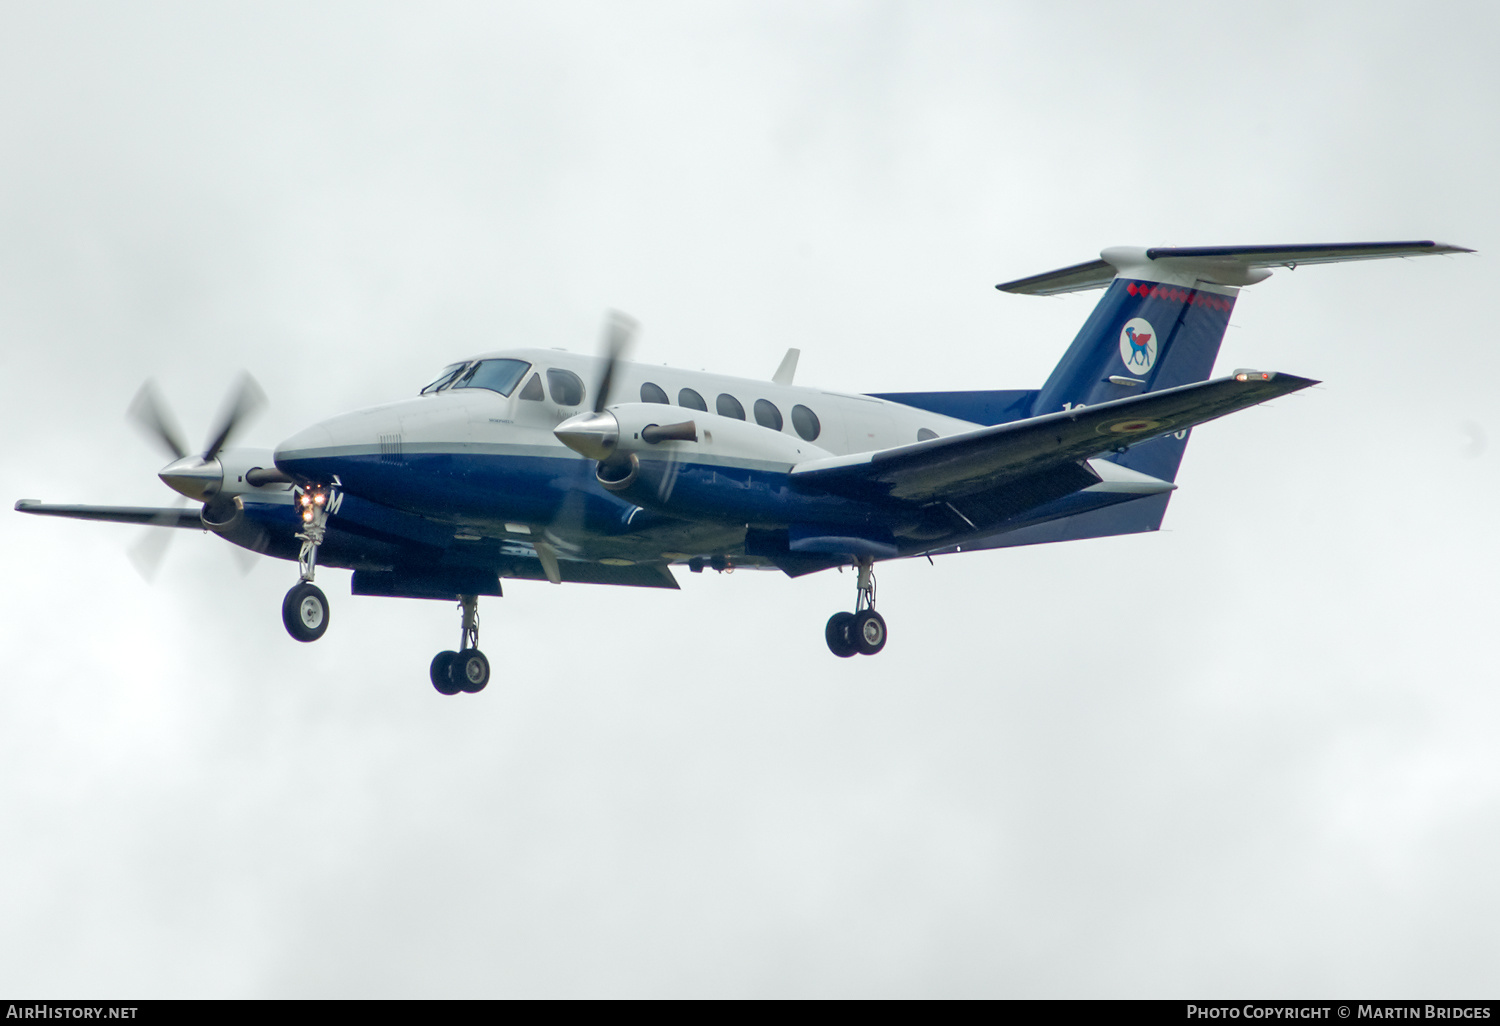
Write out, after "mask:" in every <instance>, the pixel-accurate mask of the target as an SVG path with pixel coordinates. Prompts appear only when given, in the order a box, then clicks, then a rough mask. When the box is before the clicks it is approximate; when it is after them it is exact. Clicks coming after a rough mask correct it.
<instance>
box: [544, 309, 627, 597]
mask: <svg viewBox="0 0 1500 1026" xmlns="http://www.w3.org/2000/svg"><path fill="white" fill-rule="evenodd" d="M640 330H641V326H640V322H638V321H637V320H636V319H635V318H634V317H631V316H630V315H629V314H626V313H622V312H621V311H619V310H611V311H609V313H608V314H607V315H606V317H605V320H604V337H603V339H602V341H601V344H600V349H601V351H602V353H601V355H603V357H604V365H603V368H602V369H601V371H600V373H599V378H598V380H597V381H596V382H595V383H594V410H593V414H592V417H594V418H596V419H601V420H605V421H608V422H610V423H613V422H614V418H613V417H611V416H610V415H609V414H607V413H604V408H605V407H606V406H608V405H609V402H610V392H611V391H612V390H613V388H614V382H615V372H616V370H618V369H619V365H620V363H621V362H622V361H623V360H624V359H625V357H626V355H627V354H628V353H629V352H630V350H631V349H632V348H633V347H634V345H635V337H636V335H638V334H639V333H640ZM579 416H584V415H582V414H580V415H579ZM585 495H586V493H585V491H584V490H583V489H581V488H573V489H569V490H568V491H567V492H566V493H564V495H563V499H562V502H561V503H560V504H559V505H558V507H557V512H556V513H555V514H554V515H553V517H552V521H551V522H550V523H549V524H548V525H547V527H546V528H545V529H544V530H543V532H542V535H541V537H539V538H536V539H534V540H533V543H532V544H533V546H534V547H535V549H536V555H537V559H538V560H539V561H540V562H541V564H542V572H543V573H544V574H545V575H546V577H547V580H549V581H551V582H552V583H553V584H561V583H562V575H561V570H560V569H559V564H558V553H559V551H562V552H569V553H576V552H578V551H579V549H578V546H577V545H575V544H573V543H572V542H571V541H569V540H568V539H569V538H570V537H577V536H578V534H579V533H581V532H583V531H584V529H585V525H584V521H585V519H586V516H587V500H586V498H585Z"/></svg>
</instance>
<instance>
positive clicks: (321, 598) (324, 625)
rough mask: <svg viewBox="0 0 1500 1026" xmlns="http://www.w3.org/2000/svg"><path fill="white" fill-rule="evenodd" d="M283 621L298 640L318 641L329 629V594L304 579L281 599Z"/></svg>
mask: <svg viewBox="0 0 1500 1026" xmlns="http://www.w3.org/2000/svg"><path fill="white" fill-rule="evenodd" d="M281 622H282V625H283V626H285V627H286V632H287V633H288V634H290V635H291V636H292V637H293V638H296V639H297V640H298V641H317V640H318V639H319V638H321V637H322V636H323V635H324V634H325V633H327V631H328V596H326V595H324V594H323V592H322V591H321V590H320V589H319V588H318V587H317V586H316V585H313V584H308V583H307V582H306V581H302V582H301V583H299V584H297V585H296V586H295V587H293V588H292V590H291V591H289V592H287V593H286V598H284V599H282V600H281Z"/></svg>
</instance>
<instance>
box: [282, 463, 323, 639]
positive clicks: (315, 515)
mask: <svg viewBox="0 0 1500 1026" xmlns="http://www.w3.org/2000/svg"><path fill="white" fill-rule="evenodd" d="M297 511H298V512H299V513H300V514H301V515H302V530H301V531H299V532H298V534H297V537H298V538H299V539H300V540H301V541H302V550H301V551H300V552H298V553H297V573H298V576H299V577H301V580H299V581H298V582H297V583H296V584H295V585H293V586H292V590H291V591H289V592H287V593H286V598H284V599H282V600H281V622H282V624H283V625H284V626H285V627H286V632H287V633H288V634H290V635H291V636H292V637H293V638H295V639H297V640H298V641H317V640H318V639H319V638H321V637H322V636H323V635H324V633H325V632H327V630H328V596H326V595H324V594H323V590H322V589H321V588H319V587H318V586H317V585H315V584H313V582H312V581H313V575H314V574H316V573H317V571H318V546H319V545H321V544H322V543H323V532H324V530H325V529H326V528H327V527H328V492H327V490H325V489H323V488H321V487H314V488H306V489H302V490H301V491H299V492H298V493H297Z"/></svg>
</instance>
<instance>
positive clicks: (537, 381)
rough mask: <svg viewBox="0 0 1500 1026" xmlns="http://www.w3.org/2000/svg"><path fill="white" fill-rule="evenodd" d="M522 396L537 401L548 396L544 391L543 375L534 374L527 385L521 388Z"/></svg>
mask: <svg viewBox="0 0 1500 1026" xmlns="http://www.w3.org/2000/svg"><path fill="white" fill-rule="evenodd" d="M521 398H522V399H529V400H531V401H532V402H537V403H539V402H541V401H542V400H543V399H545V398H547V396H546V395H545V394H544V393H543V392H542V376H541V375H540V374H533V375H532V376H531V380H530V381H528V382H526V387H525V388H523V389H521Z"/></svg>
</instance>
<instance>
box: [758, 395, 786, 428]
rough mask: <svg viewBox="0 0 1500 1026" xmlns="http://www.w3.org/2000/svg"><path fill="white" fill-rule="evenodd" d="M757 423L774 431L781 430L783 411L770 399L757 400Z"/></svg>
mask: <svg viewBox="0 0 1500 1026" xmlns="http://www.w3.org/2000/svg"><path fill="white" fill-rule="evenodd" d="M755 423H757V424H759V425H760V426H761V427H765V428H770V429H771V430H772V431H780V430H781V411H780V410H778V409H777V408H776V404H775V403H773V402H771V400H769V399H757V400H755Z"/></svg>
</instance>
